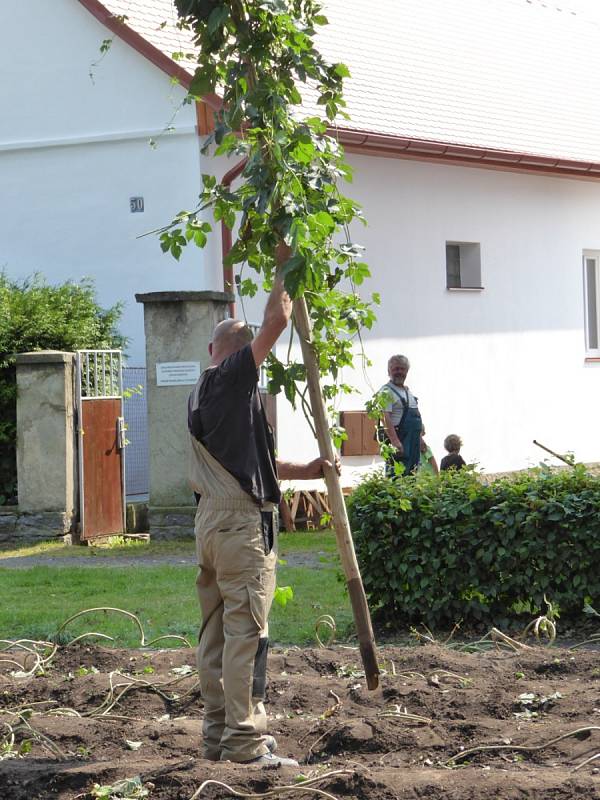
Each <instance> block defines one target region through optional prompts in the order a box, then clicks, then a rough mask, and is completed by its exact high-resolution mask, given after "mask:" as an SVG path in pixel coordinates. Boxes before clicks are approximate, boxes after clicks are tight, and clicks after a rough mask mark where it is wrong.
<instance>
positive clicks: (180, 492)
mask: <svg viewBox="0 0 600 800" xmlns="http://www.w3.org/2000/svg"><path fill="white" fill-rule="evenodd" d="M135 299H136V300H137V302H138V303H143V304H144V331H145V334H146V386H147V389H146V391H147V395H148V398H147V399H148V438H149V447H150V498H149V503H148V512H149V523H150V533H151V535H152V537H153V538H168V537H175V536H182V535H192V533H193V528H194V514H195V511H196V508H195V503H194V495H193V492H192V490H191V488H190V486H189V483H188V479H187V466H188V448H189V445H188V431H187V401H188V397H189V394H190V392H191V390H192V387H193V385H194V384H195V383H196V380H197V376H198V375H199V373H200V372H201V371H202V370H203V369H204V368H205V367H206V366H207V364H208V343H209V342H210V339H211V336H212V332H213V330H214V328H215V325H217V323H219V322H221V320H223V319H225V318H226V317H227V315H228V314H227V312H228V309H227V306H228V303H231V302H232V301H233V300H234V298H233V296H232V295H229V294H225V293H224V292H212V291H207V292H149V293H147V294H136V296H135ZM126 457H127V454H126Z"/></svg>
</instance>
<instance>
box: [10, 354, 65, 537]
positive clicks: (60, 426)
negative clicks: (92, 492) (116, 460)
mask: <svg viewBox="0 0 600 800" xmlns="http://www.w3.org/2000/svg"><path fill="white" fill-rule="evenodd" d="M74 373H75V355H74V354H73V353H63V352H60V351H55V350H42V351H39V352H33V353H20V354H19V355H17V481H18V491H19V506H18V512H17V513H16V514H15V520H14V538H15V539H17V540H20V541H25V540H30V539H34V538H46V539H47V538H50V537H52V536H58V535H62V534H67V533H69V532H71V531H72V530H73V528H74V526H75V523H76V520H77V516H78V514H77V497H78V477H77V475H78V472H77V444H76V427H75V415H74V399H75V397H74Z"/></svg>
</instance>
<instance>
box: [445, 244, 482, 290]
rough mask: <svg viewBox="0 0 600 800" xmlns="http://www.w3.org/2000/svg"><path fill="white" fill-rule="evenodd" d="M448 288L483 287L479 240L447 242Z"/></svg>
mask: <svg viewBox="0 0 600 800" xmlns="http://www.w3.org/2000/svg"><path fill="white" fill-rule="evenodd" d="M446 288H447V289H483V286H482V285H481V247H480V245H479V242H446Z"/></svg>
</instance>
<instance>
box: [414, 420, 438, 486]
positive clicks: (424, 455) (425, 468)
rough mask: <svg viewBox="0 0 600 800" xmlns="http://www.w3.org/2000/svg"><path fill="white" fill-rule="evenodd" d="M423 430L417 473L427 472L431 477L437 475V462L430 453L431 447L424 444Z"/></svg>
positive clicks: (423, 432)
mask: <svg viewBox="0 0 600 800" xmlns="http://www.w3.org/2000/svg"><path fill="white" fill-rule="evenodd" d="M424 436H425V428H424V427H423V430H422V431H421V460H420V461H419V468H418V471H419V472H429V473H430V474H431V475H439V473H440V471H439V469H438V465H437V461H436V460H435V456H434V455H433V453H432V451H431V447H429V445H428V444H427V443H426V442H425V439H424V438H423V437H424Z"/></svg>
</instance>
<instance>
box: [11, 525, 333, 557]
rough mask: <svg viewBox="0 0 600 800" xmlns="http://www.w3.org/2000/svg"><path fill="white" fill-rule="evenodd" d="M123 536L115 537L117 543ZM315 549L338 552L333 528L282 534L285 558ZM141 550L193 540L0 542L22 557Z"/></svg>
mask: <svg viewBox="0 0 600 800" xmlns="http://www.w3.org/2000/svg"><path fill="white" fill-rule="evenodd" d="M120 538H121V537H115V540H116V541H117V542H118V541H119V540H120ZM297 552H314V553H317V552H318V553H321V552H323V553H336V552H337V545H336V543H335V534H334V533H333V531H296V532H295V533H281V534H280V535H279V553H280V555H281V557H282V558H285V554H286V553H297ZM135 553H141V554H143V555H147V556H152V557H155V556H161V555H164V556H170V555H171V556H176V555H180V554H181V555H192V554H193V553H194V542H193V540H192V539H175V540H173V541H166V542H160V541H159V542H146V541H143V540H139V539H130V540H128V542H127V544H124V545H123V544H118V543H117V544H113V545H111V546H107V545H102V546H100V547H94V546H89V547H72V546H70V545H64V544H62V542H56V541H46V542H37V543H36V544H29V545H24V546H23V547H14V546H11V547H7V546H6V545H5V546H2V545H0V558H20V557H21V556H40V555H43V556H48V557H49V558H50V557H52V556H60V557H61V558H65V557H67V558H90V557H98V558H103V557H106V556H110V557H118V556H120V555H124V556H131V555H134V554H135Z"/></svg>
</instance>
